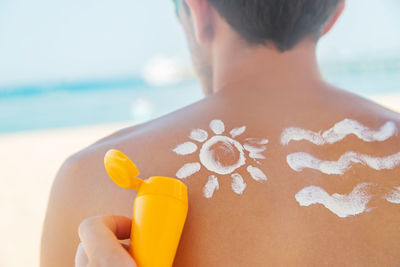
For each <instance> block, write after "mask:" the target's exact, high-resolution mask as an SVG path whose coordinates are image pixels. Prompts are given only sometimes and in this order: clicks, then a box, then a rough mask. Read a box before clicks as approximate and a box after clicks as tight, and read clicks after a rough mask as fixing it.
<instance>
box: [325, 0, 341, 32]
mask: <svg viewBox="0 0 400 267" xmlns="http://www.w3.org/2000/svg"><path fill="white" fill-rule="evenodd" d="M345 6H346V0H343V1H342V3H340V5H339V7H338V9H337V11H336V13H335V14H334V15H333V16H332V18H331V19H330V20H329V22H328V23H327V24H326V26H325V28H324V30H323V31H322V35H325V34H327V33H328V32H329V31H330V30H331V29H332V27H333V26H334V25H335V23H336V21H337V20H338V19H339V17H340V15H342V13H343V10H344V8H345Z"/></svg>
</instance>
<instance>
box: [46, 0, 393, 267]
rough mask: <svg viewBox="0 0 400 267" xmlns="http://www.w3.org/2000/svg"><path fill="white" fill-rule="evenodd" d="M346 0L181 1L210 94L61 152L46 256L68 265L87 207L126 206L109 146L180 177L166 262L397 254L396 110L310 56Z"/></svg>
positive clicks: (337, 262) (112, 209)
mask: <svg viewBox="0 0 400 267" xmlns="http://www.w3.org/2000/svg"><path fill="white" fill-rule="evenodd" d="M343 7H344V1H340V0H296V1H294V0H285V1H284V0H231V1H227V0H183V1H177V14H178V18H179V21H180V22H181V24H182V26H183V29H184V31H185V33H186V36H187V39H188V43H189V47H190V51H191V54H192V57H193V62H194V66H195V68H196V70H197V74H198V77H199V78H200V81H201V83H202V86H203V88H204V91H205V93H206V95H207V97H206V98H205V99H203V100H202V101H200V102H198V103H195V104H193V105H191V106H188V107H186V108H184V109H182V110H179V111H177V112H174V113H172V114H170V115H168V116H165V117H162V118H159V119H156V120H154V121H151V122H148V123H145V124H142V125H138V126H135V127H132V128H128V129H124V130H122V131H119V132H117V133H115V134H113V135H111V136H109V137H107V138H105V139H103V140H101V141H99V142H97V143H95V144H94V145H92V146H90V147H89V148H87V149H85V150H84V151H82V152H80V153H78V154H76V155H74V156H72V157H71V158H69V159H68V160H67V161H66V163H65V164H64V166H63V167H62V168H61V170H60V172H59V174H58V176H57V178H56V180H55V183H54V186H53V190H52V194H51V197H50V202H49V207H48V213H47V218H46V222H45V225H44V234H43V244H42V254H41V256H42V258H41V261H42V266H72V265H73V264H74V256H75V252H76V249H77V247H78V244H79V238H78V234H77V229H78V225H79V224H80V222H81V221H82V220H84V219H85V218H87V217H91V216H95V215H122V216H127V217H130V216H131V213H132V202H133V200H134V198H135V193H134V192H130V191H129V190H123V189H120V188H118V187H117V186H116V185H115V184H113V183H112V181H111V180H110V179H109V178H108V176H107V174H106V172H105V170H104V167H103V165H102V162H103V157H104V155H105V153H106V151H107V150H109V149H111V148H114V149H118V150H121V151H123V152H124V153H126V154H127V155H128V156H129V157H131V158H132V160H133V161H134V162H135V163H136V164H137V166H138V167H139V169H140V170H141V177H143V178H147V177H149V176H155V175H162V176H170V177H178V178H181V179H182V181H183V182H184V183H185V184H186V185H187V186H188V190H189V196H190V199H189V202H190V203H189V214H188V220H187V223H186V226H185V229H184V232H183V236H182V240H181V243H180V246H179V249H178V252H177V255H176V259H175V266H323V265H327V266H396V265H398V264H399V262H400V254H399V251H400V242H398V240H400V231H399V224H400V206H399V205H398V204H396V203H398V202H399V201H398V198H396V193H397V191H396V190H397V189H398V186H400V180H399V175H400V174H399V169H400V165H399V164H400V159H399V157H400V156H399V154H398V153H399V151H400V139H399V138H398V137H397V129H398V128H399V127H400V116H399V114H397V113H394V112H392V111H390V110H387V109H385V108H383V107H380V106H378V105H376V104H374V103H372V102H369V101H367V100H365V99H363V98H361V97H358V96H355V95H353V94H350V93H347V92H345V91H342V90H340V89H338V88H335V87H334V86H332V85H329V84H327V83H325V82H324V81H323V80H322V78H321V75H320V72H319V68H318V65H317V60H316V55H315V50H316V44H317V42H318V40H319V38H320V37H321V36H322V35H323V34H324V33H326V32H328V31H329V29H330V28H331V27H332V26H333V25H334V23H335V21H336V20H337V18H338V17H339V15H340V13H341V12H342V10H343ZM343 45H345V44H343ZM335 125H336V126H335ZM155 257H156V255H155Z"/></svg>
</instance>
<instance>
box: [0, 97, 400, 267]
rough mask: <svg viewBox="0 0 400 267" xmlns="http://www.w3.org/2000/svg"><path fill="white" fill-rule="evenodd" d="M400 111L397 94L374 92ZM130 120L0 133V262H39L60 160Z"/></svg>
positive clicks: (9, 264)
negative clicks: (50, 197) (41, 238)
mask: <svg viewBox="0 0 400 267" xmlns="http://www.w3.org/2000/svg"><path fill="white" fill-rule="evenodd" d="M372 99H374V100H375V101H376V102H378V103H380V104H382V105H384V106H386V107H388V108H391V109H393V110H395V111H398V112H400V93H396V94H390V95H381V96H373V97H372ZM128 125H129V123H120V124H111V125H100V126H90V127H89V126H88V127H77V128H68V129H56V130H46V131H35V132H24V133H15V134H7V135H0V168H1V171H2V175H1V179H0V186H1V189H2V193H1V195H0V209H1V211H2V217H1V221H0V236H1V239H2V245H1V248H0V266H7V267H17V266H18V267H20V266H38V262H39V248H40V236H41V228H42V222H43V219H44V215H45V211H46V204H47V200H48V195H49V192H50V188H51V185H52V182H53V179H54V176H55V174H56V173H57V170H58V168H59V167H60V165H61V164H62V162H63V161H64V160H65V159H66V158H67V157H68V156H69V155H71V154H73V153H74V152H76V151H78V150H80V149H82V148H84V147H86V146H88V145H90V144H91V143H93V142H94V141H96V140H98V139H99V138H101V137H103V136H106V135H108V134H110V133H112V132H114V131H116V130H118V129H120V128H123V127H126V126H128Z"/></svg>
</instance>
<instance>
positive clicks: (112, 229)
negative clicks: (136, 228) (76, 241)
mask: <svg viewBox="0 0 400 267" xmlns="http://www.w3.org/2000/svg"><path fill="white" fill-rule="evenodd" d="M130 230H131V221H130V219H128V218H125V217H120V216H107V217H93V218H89V219H86V220H85V221H83V222H82V223H81V225H80V226H79V236H80V238H81V241H82V244H83V247H84V249H85V252H86V255H87V257H88V258H89V262H90V263H94V262H99V263H102V264H108V263H112V262H113V261H114V262H118V263H119V265H118V266H136V265H135V264H134V261H133V259H132V258H131V256H130V255H129V254H128V252H127V251H126V250H125V249H124V248H123V247H122V246H121V244H120V242H119V241H118V239H127V238H129V236H130ZM104 261H107V262H104ZM106 266H108V265H106Z"/></svg>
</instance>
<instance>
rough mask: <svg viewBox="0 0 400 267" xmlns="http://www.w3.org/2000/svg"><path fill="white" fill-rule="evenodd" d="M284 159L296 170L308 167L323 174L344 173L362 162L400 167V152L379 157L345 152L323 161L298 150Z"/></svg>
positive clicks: (381, 167)
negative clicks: (332, 159) (336, 158)
mask: <svg viewBox="0 0 400 267" xmlns="http://www.w3.org/2000/svg"><path fill="white" fill-rule="evenodd" d="M286 159H287V163H288V164H289V166H290V168H292V169H293V170H295V171H297V172H301V171H303V170H304V169H307V168H308V169H314V170H318V171H320V172H322V173H325V174H339V175H343V174H344V173H346V172H347V171H348V170H350V169H351V167H352V166H353V165H354V164H363V165H366V166H368V167H370V168H372V169H374V170H392V169H394V168H396V167H398V166H399V167H400V153H397V154H394V155H391V156H388V157H382V158H379V157H371V156H368V155H364V154H359V153H356V152H347V153H345V154H344V155H343V156H341V157H340V159H339V160H338V161H324V160H321V159H318V158H316V157H314V156H312V155H310V154H308V153H304V152H299V153H293V154H289V155H288V156H287V158H286Z"/></svg>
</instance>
